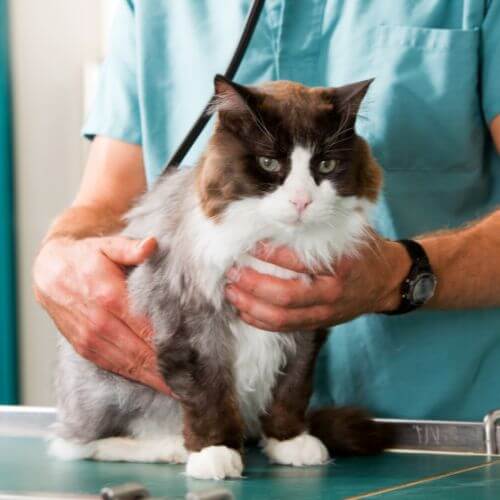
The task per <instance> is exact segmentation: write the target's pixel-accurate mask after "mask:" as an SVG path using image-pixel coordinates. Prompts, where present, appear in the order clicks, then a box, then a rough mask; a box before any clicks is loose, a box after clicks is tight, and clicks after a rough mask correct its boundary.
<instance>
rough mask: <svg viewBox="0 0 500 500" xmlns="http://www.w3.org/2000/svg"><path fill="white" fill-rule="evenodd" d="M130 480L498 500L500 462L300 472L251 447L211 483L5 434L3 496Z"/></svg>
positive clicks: (396, 462)
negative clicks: (231, 472)
mask: <svg viewBox="0 0 500 500" xmlns="http://www.w3.org/2000/svg"><path fill="white" fill-rule="evenodd" d="M131 481H134V482H140V483H142V484H143V485H144V486H146V488H148V489H149V491H150V492H151V494H152V495H158V496H160V495H162V496H167V497H168V498H184V496H185V495H186V493H187V492H188V491H196V490H207V489H210V488H214V487H223V488H227V489H229V490H231V491H232V492H233V494H234V496H235V498H237V499H240V498H241V499H272V500H274V499H276V500H278V499H279V500H283V499H286V500H288V499H295V498H297V499H299V498H300V499H302V498H303V499H308V500H309V499H311V500H313V499H332V500H335V499H341V498H370V497H374V496H377V497H382V498H385V497H387V498H388V499H389V498H413V497H415V498H428V499H434V498H452V499H468V498H472V499H483V498H484V499H490V498H492V499H493V498H495V499H500V458H498V457H495V458H493V459H488V458H487V457H484V456H473V455H461V456H458V455H435V454H406V453H386V454H384V455H381V456H378V457H369V458H339V459H336V460H335V461H334V462H333V463H331V464H329V465H327V466H323V467H303V468H295V467H285V466H278V465H271V464H269V463H268V461H267V459H266V458H265V457H264V456H263V455H262V454H261V452H260V451H259V450H257V449H249V450H247V453H246V469H245V478H244V479H240V480H231V481H220V482H213V481H201V480H196V479H191V478H187V477H185V476H184V475H183V466H180V465H166V464H126V463H104V462H92V461H79V462H62V461H58V460H55V459H52V458H50V457H48V456H47V453H46V446H45V442H44V440H43V439H38V438H19V437H0V492H9V493H21V492H44V493H47V492H58V493H63V492H65V493H73V494H74V493H85V494H97V493H98V492H99V490H100V489H101V488H102V487H103V486H112V485H117V484H121V483H125V482H131Z"/></svg>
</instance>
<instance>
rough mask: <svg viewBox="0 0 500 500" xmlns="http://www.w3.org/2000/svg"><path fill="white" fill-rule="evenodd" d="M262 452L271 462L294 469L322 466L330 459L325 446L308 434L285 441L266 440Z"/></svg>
mask: <svg viewBox="0 0 500 500" xmlns="http://www.w3.org/2000/svg"><path fill="white" fill-rule="evenodd" d="M263 450H264V453H265V454H266V455H267V456H268V457H269V460H271V462H274V463H277V464H283V465H293V466H295V467H300V466H303V465H322V464H325V463H326V462H328V460H329V459H330V455H329V454H328V450H327V449H326V446H325V445H324V444H323V443H322V442H321V441H320V440H319V439H318V438H316V437H314V436H311V435H310V434H300V435H299V436H296V437H294V438H292V439H287V440H285V441H279V440H278V439H274V438H266V439H265V440H264V447H263Z"/></svg>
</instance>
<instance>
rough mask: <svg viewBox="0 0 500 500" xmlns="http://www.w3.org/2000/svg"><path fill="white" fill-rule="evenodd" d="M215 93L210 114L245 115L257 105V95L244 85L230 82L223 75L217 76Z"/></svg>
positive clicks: (209, 110)
mask: <svg viewBox="0 0 500 500" xmlns="http://www.w3.org/2000/svg"><path fill="white" fill-rule="evenodd" d="M214 87H215V93H214V97H213V99H212V102H211V103H210V106H209V109H208V112H209V113H210V114H211V113H215V112H216V111H219V112H221V111H222V112H224V111H229V112H237V113H243V112H245V111H250V110H251V109H252V107H253V106H254V105H255V95H254V94H253V93H252V91H250V90H249V89H248V88H247V87H245V86H244V85H239V84H238V83H235V82H232V81H231V80H228V79H227V78H226V77H224V76H222V75H215V79H214Z"/></svg>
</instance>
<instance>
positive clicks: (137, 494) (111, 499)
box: [101, 483, 151, 500]
mask: <svg viewBox="0 0 500 500" xmlns="http://www.w3.org/2000/svg"><path fill="white" fill-rule="evenodd" d="M148 497H151V495H150V494H149V491H148V490H147V489H146V488H145V487H144V486H143V485H142V484H139V483H125V484H120V485H118V486H106V487H105V488H102V490H101V498H102V500H140V499H141V498H148Z"/></svg>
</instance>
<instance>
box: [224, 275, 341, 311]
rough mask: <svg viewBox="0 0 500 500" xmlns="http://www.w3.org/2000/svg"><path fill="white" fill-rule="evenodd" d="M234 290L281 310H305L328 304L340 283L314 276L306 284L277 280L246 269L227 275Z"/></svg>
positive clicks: (332, 300) (298, 280)
mask: <svg viewBox="0 0 500 500" xmlns="http://www.w3.org/2000/svg"><path fill="white" fill-rule="evenodd" d="M228 276H229V278H230V279H231V280H232V282H231V283H232V284H231V285H230V286H235V287H237V288H239V289H240V290H243V291H245V292H247V293H249V294H252V295H254V296H255V297H257V298H259V299H262V300H263V301H265V302H270V303H271V304H275V305H278V306H283V307H307V306H312V305H318V304H331V303H332V302H334V301H335V300H336V299H337V298H338V297H339V295H340V292H341V288H342V286H341V283H340V280H339V279H338V278H336V277H334V276H318V277H317V278H314V279H312V280H311V281H309V282H307V281H305V280H303V279H281V278H276V277H275V276H269V275H268V274H262V273H259V272H258V271H255V270H254V269H252V268H250V267H245V268H242V269H238V270H234V269H231V270H230V271H229V273H228Z"/></svg>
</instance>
